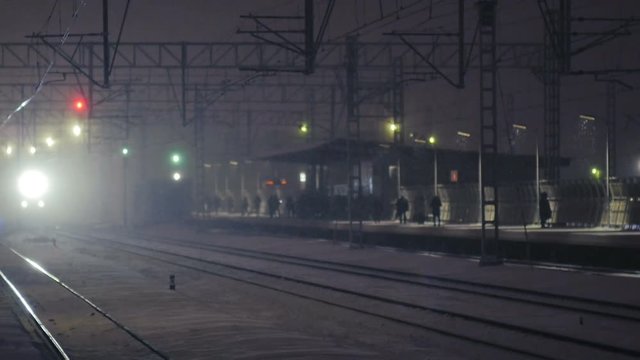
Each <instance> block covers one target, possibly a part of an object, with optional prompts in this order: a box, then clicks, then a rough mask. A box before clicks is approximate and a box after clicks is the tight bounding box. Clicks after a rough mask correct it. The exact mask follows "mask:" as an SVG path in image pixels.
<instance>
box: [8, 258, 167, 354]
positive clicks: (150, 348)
mask: <svg viewBox="0 0 640 360" xmlns="http://www.w3.org/2000/svg"><path fill="white" fill-rule="evenodd" d="M10 250H11V252H13V253H14V254H15V255H16V256H18V257H20V258H21V259H22V260H24V261H25V262H26V263H27V264H29V265H30V266H31V267H33V268H34V269H35V270H37V271H38V272H39V273H40V274H42V275H44V276H45V277H46V278H47V279H49V280H51V281H52V282H53V283H55V284H56V285H58V286H60V287H61V288H63V289H64V290H66V291H67V292H68V293H71V294H72V295H73V297H74V298H76V299H79V300H80V301H81V302H82V303H84V304H86V305H87V306H89V307H90V308H91V309H93V310H94V311H95V312H96V313H98V314H100V315H101V316H102V317H104V318H105V319H107V320H108V321H109V322H110V323H112V324H113V325H115V326H116V327H117V328H119V329H120V330H122V331H123V332H124V333H125V334H126V335H127V336H129V337H130V338H132V339H133V340H134V341H135V342H137V343H139V344H140V345H142V346H143V347H144V348H146V349H147V350H148V351H149V353H150V354H153V355H154V356H155V358H160V359H164V360H169V356H168V355H166V354H165V353H163V352H162V351H160V350H158V349H157V348H156V347H155V346H153V345H151V344H150V343H149V342H147V341H146V340H145V339H143V338H142V337H141V336H140V335H138V334H136V333H135V332H134V331H133V330H131V329H129V328H128V327H127V326H125V325H124V324H123V323H122V322H120V321H118V320H116V319H115V318H114V317H113V316H112V315H111V314H109V313H108V312H107V311H105V310H104V309H102V308H100V307H99V306H98V305H96V304H95V303H93V302H92V301H91V300H90V299H88V298H87V297H85V296H83V295H82V294H81V293H79V292H78V291H76V290H74V289H73V288H71V287H70V286H69V285H67V284H66V283H64V282H63V281H62V280H61V279H60V278H58V277H57V276H55V275H54V274H52V273H51V272H49V271H47V270H46V269H45V268H44V267H43V266H41V265H40V264H38V263H37V262H36V261H34V260H32V259H30V258H29V257H27V256H25V255H23V254H22V253H20V252H18V251H16V250H14V249H11V248H10ZM0 277H2V279H3V280H4V281H5V283H7V284H8V285H9V287H10V288H11V289H12V291H13V292H14V294H15V296H16V297H17V298H18V299H19V300H20V302H21V304H22V306H23V307H24V308H25V309H26V311H27V312H28V313H29V315H30V317H31V318H32V319H33V320H34V322H35V323H36V324H37V325H38V328H39V331H40V332H41V333H42V334H43V335H44V336H45V338H46V339H47V341H48V342H49V343H50V344H51V346H52V348H53V349H54V351H55V352H56V355H57V356H58V358H60V359H64V360H68V359H70V356H69V355H68V354H67V353H68V351H66V352H65V350H64V349H63V348H62V346H61V344H60V342H59V341H57V340H56V339H55V338H54V337H53V335H51V332H50V331H49V330H48V329H47V328H46V327H45V326H44V324H43V322H42V321H40V319H39V318H38V316H37V315H36V313H35V311H34V310H33V309H32V307H31V306H30V305H29V303H28V301H27V300H26V298H25V297H24V296H23V295H22V294H20V293H19V291H18V290H17V288H16V287H15V285H13V283H11V282H10V281H9V279H8V277H7V276H6V275H5V274H4V273H3V272H2V271H0ZM40 301H42V302H44V303H46V301H47V299H40ZM145 358H146V357H145Z"/></svg>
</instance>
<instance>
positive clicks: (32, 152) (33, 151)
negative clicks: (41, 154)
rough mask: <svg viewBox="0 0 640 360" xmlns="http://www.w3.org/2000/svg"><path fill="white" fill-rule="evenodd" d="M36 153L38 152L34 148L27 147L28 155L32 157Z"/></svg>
mask: <svg viewBox="0 0 640 360" xmlns="http://www.w3.org/2000/svg"><path fill="white" fill-rule="evenodd" d="M36 151H38V150H37V149H36V147H35V146H33V145H31V146H30V147H29V154H31V155H33V154H35V153H36Z"/></svg>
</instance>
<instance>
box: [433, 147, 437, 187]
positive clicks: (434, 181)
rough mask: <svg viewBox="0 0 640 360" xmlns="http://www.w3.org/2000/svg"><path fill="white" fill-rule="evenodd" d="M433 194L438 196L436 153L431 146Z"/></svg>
mask: <svg viewBox="0 0 640 360" xmlns="http://www.w3.org/2000/svg"><path fill="white" fill-rule="evenodd" d="M433 196H438V153H437V152H436V148H433Z"/></svg>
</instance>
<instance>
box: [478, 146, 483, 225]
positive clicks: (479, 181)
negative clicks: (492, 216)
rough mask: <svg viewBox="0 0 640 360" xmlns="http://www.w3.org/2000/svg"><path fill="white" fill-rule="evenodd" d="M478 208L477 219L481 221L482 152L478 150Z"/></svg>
mask: <svg viewBox="0 0 640 360" xmlns="http://www.w3.org/2000/svg"><path fill="white" fill-rule="evenodd" d="M481 146H482V145H481ZM478 208H479V209H480V211H479V212H478V220H479V222H480V223H482V217H483V215H482V213H483V212H484V207H483V206H482V153H481V152H480V151H478Z"/></svg>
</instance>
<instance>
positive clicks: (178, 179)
mask: <svg viewBox="0 0 640 360" xmlns="http://www.w3.org/2000/svg"><path fill="white" fill-rule="evenodd" d="M172 177H173V181H180V179H182V175H181V174H180V173H179V172H174V173H173V176H172Z"/></svg>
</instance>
